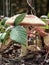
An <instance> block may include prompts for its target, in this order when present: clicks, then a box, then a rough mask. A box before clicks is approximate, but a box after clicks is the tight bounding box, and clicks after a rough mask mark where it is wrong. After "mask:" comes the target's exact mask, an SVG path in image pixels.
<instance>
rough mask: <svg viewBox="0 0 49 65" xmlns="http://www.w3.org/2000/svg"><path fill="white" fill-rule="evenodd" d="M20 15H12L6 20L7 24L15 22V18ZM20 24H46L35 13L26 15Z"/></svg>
mask: <svg viewBox="0 0 49 65" xmlns="http://www.w3.org/2000/svg"><path fill="white" fill-rule="evenodd" d="M19 15H20V14H18V15H15V16H12V17H11V18H10V19H8V20H7V21H6V23H5V24H10V25H13V24H14V20H15V19H16V17H17V16H19ZM20 25H32V26H44V25H46V24H45V23H44V22H43V21H42V20H41V19H39V18H38V17H37V16H34V15H26V16H25V18H24V19H23V21H22V22H21V23H20Z"/></svg>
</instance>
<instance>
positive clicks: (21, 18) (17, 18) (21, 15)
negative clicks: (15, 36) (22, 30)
mask: <svg viewBox="0 0 49 65" xmlns="http://www.w3.org/2000/svg"><path fill="white" fill-rule="evenodd" d="M25 15H26V13H22V14H20V15H19V16H18V17H16V19H15V21H14V25H15V26H16V25H18V24H20V22H22V20H23V19H24V17H25Z"/></svg>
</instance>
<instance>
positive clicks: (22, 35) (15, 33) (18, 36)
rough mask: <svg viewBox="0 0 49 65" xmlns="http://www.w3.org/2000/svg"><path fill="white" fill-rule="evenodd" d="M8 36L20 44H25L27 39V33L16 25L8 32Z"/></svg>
mask: <svg viewBox="0 0 49 65" xmlns="http://www.w3.org/2000/svg"><path fill="white" fill-rule="evenodd" d="M10 38H11V39H12V40H14V41H16V42H18V43H20V44H23V45H25V43H26V41H27V33H26V30H25V28H24V27H22V26H16V27H15V28H13V29H12V31H11V33H10Z"/></svg>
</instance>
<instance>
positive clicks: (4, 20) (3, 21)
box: [1, 17, 9, 25]
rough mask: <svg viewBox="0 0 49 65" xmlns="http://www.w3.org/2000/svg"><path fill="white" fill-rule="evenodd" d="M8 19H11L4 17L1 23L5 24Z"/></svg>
mask: <svg viewBox="0 0 49 65" xmlns="http://www.w3.org/2000/svg"><path fill="white" fill-rule="evenodd" d="M8 19H9V18H8V17H5V18H3V19H2V21H1V24H2V25H4V24H5V22H6V20H8Z"/></svg>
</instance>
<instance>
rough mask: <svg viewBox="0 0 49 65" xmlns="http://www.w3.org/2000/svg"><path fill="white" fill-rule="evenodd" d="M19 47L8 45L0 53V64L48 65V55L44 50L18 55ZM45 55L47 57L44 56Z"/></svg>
mask: <svg viewBox="0 0 49 65" xmlns="http://www.w3.org/2000/svg"><path fill="white" fill-rule="evenodd" d="M19 54H20V47H16V46H14V45H12V46H10V48H9V49H6V50H5V51H4V52H3V53H0V65H49V55H48V56H47V52H46V50H44V49H43V50H42V51H39V52H29V51H28V54H27V55H26V56H24V57H19ZM46 56H47V58H46Z"/></svg>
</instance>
